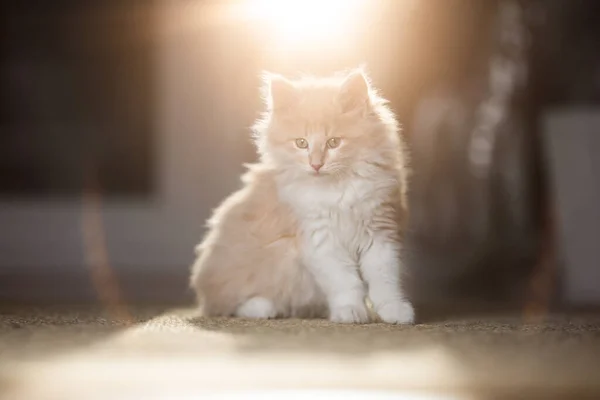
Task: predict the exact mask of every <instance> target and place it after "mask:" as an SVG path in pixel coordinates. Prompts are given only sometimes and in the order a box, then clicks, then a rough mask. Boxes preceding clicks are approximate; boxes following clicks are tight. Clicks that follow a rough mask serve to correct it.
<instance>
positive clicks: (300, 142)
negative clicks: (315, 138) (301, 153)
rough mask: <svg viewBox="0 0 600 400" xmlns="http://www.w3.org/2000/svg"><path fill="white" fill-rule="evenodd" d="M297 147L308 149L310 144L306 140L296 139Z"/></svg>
mask: <svg viewBox="0 0 600 400" xmlns="http://www.w3.org/2000/svg"><path fill="white" fill-rule="evenodd" d="M296 146H297V147H298V148H299V149H306V148H307V147H308V142H307V141H306V139H303V138H298V139H296Z"/></svg>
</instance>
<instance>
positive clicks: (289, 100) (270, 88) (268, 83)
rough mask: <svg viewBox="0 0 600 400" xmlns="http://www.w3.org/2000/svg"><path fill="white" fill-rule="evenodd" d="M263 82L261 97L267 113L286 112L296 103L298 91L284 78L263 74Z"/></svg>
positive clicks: (268, 73)
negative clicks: (267, 110)
mask: <svg viewBox="0 0 600 400" xmlns="http://www.w3.org/2000/svg"><path fill="white" fill-rule="evenodd" d="M263 82H264V85H263V86H264V88H263V97H264V99H265V103H266V105H267V108H268V109H269V111H274V112H277V111H284V110H287V109H289V108H290V107H291V106H293V105H294V104H295V103H296V102H297V101H298V90H297V89H296V87H295V86H294V84H293V82H291V81H290V80H288V79H286V78H285V77H283V76H281V75H278V74H272V73H270V72H265V73H263Z"/></svg>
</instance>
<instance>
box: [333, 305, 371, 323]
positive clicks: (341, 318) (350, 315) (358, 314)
mask: <svg viewBox="0 0 600 400" xmlns="http://www.w3.org/2000/svg"><path fill="white" fill-rule="evenodd" d="M329 320H330V321H331V322H337V323H341V324H366V323H367V322H369V312H368V310H367V307H366V306H365V305H364V304H353V305H344V306H338V307H333V308H332V309H331V312H330V315H329Z"/></svg>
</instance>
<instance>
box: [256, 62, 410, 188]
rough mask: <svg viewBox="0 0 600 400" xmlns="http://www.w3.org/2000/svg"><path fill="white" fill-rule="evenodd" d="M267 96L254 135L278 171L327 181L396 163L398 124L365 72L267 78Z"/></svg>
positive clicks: (269, 76)
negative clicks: (263, 113)
mask: <svg viewBox="0 0 600 400" xmlns="http://www.w3.org/2000/svg"><path fill="white" fill-rule="evenodd" d="M264 93H265V96H264V98H265V102H266V106H267V112H266V113H265V115H264V117H263V118H262V119H261V120H259V121H258V122H257V123H256V125H255V126H254V134H255V139H256V143H257V146H258V150H259V153H260V154H261V157H262V159H263V160H265V161H267V162H269V163H271V164H273V165H274V166H275V167H276V168H280V169H285V170H287V171H293V172H297V173H298V174H304V175H306V176H314V177H325V176H343V175H345V174H346V173H348V172H356V173H361V172H365V171H367V170H373V169H376V168H385V167H386V166H391V165H388V164H395V163H397V161H398V159H397V157H398V153H399V150H400V148H399V145H400V143H399V138H398V132H397V131H398V127H397V123H396V120H395V119H394V116H393V114H392V113H391V112H390V111H389V109H388V108H387V107H386V106H385V101H384V100H383V99H381V98H380V97H379V96H378V95H377V94H376V92H375V90H374V89H373V88H372V87H371V85H370V82H369V79H368V78H367V76H366V75H365V73H364V71H363V70H361V69H357V70H353V71H351V72H349V73H345V74H343V75H336V76H333V77H328V78H315V77H303V78H301V79H298V80H288V79H286V78H284V77H282V76H280V75H273V74H266V75H265V92H264ZM394 166H395V165H394Z"/></svg>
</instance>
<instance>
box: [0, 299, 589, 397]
mask: <svg viewBox="0 0 600 400" xmlns="http://www.w3.org/2000/svg"><path fill="white" fill-rule="evenodd" d="M131 315H133V317H132V318H131V320H130V321H129V322H126V319H125V318H124V317H118V318H117V317H115V316H111V315H110V314H109V313H107V312H105V311H99V310H91V309H85V308H64V307H63V308H60V309H51V308H45V309H35V308H12V309H8V310H4V311H2V318H1V319H0V387H1V391H0V394H1V398H2V399H5V398H6V399H65V400H68V399H96V398H97V399H116V398H119V399H121V398H123V399H149V398H153V399H154V398H156V399H159V398H160V399H178V398H199V397H203V396H204V397H206V396H208V394H210V393H213V394H214V393H218V391H222V390H227V391H231V390H236V391H239V390H250V389H253V390H258V389H309V388H313V389H340V388H341V389H348V390H352V391H354V393H359V392H360V391H364V390H374V389H377V390H389V391H393V392H395V393H396V394H399V395H405V396H407V395H409V394H410V395H415V394H421V395H433V394H437V395H440V396H446V397H439V398H507V396H509V395H512V396H516V397H519V398H552V397H557V398H575V397H573V396H575V395H576V394H577V395H578V396H583V395H586V396H587V395H589V396H593V395H594V394H596V395H600V317H593V316H577V317H575V316H571V317H569V316H555V317H552V318H549V319H547V320H546V321H545V322H540V323H536V324H531V323H529V324H525V323H523V322H522V321H521V320H520V319H519V318H515V317H506V318H501V317H494V318H493V319H488V320H483V319H463V320H453V321H446V322H441V323H440V322H438V323H425V324H418V325H416V326H409V327H406V326H390V325H384V324H370V325H353V326H349V325H336V324H331V323H329V322H327V321H320V320H313V321H306V320H275V321H244V320H235V319H204V318H196V317H194V315H193V314H192V313H190V312H189V311H185V310H183V311H181V310H179V311H168V312H163V311H162V310H158V309H151V308H146V309H140V310H134V311H133V312H131ZM215 391H217V392H215ZM265 396H266V395H264V394H263V396H262V398H266V397H265ZM281 396H283V397H286V396H288V395H280V396H279V397H281ZM448 396H449V397H448ZM472 396H475V397H472ZM259 397H260V396H259ZM311 397H312V398H313V400H314V399H316V397H315V395H312V396H311ZM326 397H327V396H326ZM246 398H250V397H246ZM345 398H349V397H348V396H347V395H346V396H345ZM368 398H374V397H373V395H371V396H370V397H368ZM403 398H411V397H403ZM415 398H416V397H415ZM427 398H434V397H427ZM435 398H438V397H435ZM599 398H600V397H599Z"/></svg>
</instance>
